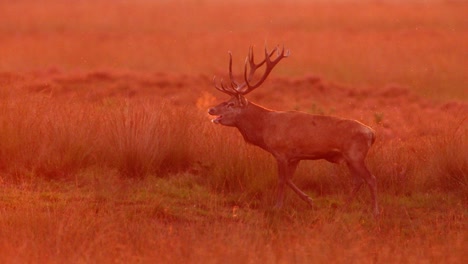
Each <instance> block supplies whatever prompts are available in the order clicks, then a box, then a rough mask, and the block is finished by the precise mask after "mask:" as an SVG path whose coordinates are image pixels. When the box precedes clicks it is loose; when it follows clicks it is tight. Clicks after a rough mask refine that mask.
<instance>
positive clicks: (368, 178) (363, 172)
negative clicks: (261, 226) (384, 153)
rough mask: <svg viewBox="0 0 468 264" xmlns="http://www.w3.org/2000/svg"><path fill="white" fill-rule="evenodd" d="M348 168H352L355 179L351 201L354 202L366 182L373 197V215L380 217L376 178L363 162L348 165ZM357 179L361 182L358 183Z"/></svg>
mask: <svg viewBox="0 0 468 264" xmlns="http://www.w3.org/2000/svg"><path fill="white" fill-rule="evenodd" d="M348 167H349V168H350V170H351V173H352V174H353V177H354V178H355V182H354V188H353V191H352V192H351V195H352V197H350V199H351V200H352V199H353V198H354V196H355V195H356V193H357V191H358V190H359V188H360V187H361V185H362V183H363V180H364V181H365V182H366V183H367V185H368V186H369V190H370V193H371V196H372V205H373V213H374V215H375V216H378V215H379V213H380V211H379V206H378V202H377V180H376V179H375V176H374V175H372V174H371V173H370V172H369V170H368V169H367V167H366V165H365V164H364V161H363V160H362V161H357V162H352V163H348ZM356 179H359V181H358V182H356V181H357V180H356Z"/></svg>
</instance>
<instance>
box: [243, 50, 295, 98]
mask: <svg viewBox="0 0 468 264" xmlns="http://www.w3.org/2000/svg"><path fill="white" fill-rule="evenodd" d="M275 51H276V52H277V57H276V59H274V60H273V61H271V60H270V59H271V57H272V56H273V54H274V53H275ZM290 54H291V52H290V51H289V50H286V54H285V51H284V46H283V48H282V49H281V52H280V51H279V50H278V46H276V47H275V48H274V49H273V50H272V51H271V52H270V54H268V50H267V48H266V47H265V59H264V60H263V61H262V62H260V63H259V64H255V62H254V55H253V49H252V46H250V49H249V56H248V57H247V59H246V60H245V67H244V80H245V85H247V87H248V88H247V89H246V90H244V91H242V92H241V93H242V94H248V93H250V92H251V91H252V90H254V89H255V88H257V87H259V86H260V85H262V83H263V82H264V81H265V80H266V78H267V77H268V75H269V74H270V72H271V71H272V70H273V68H274V67H275V66H276V64H278V62H280V60H282V59H283V58H287V57H289V55H290ZM247 61H248V62H249V64H250V73H249V77H248V78H247ZM264 63H266V69H265V72H264V73H263V76H262V78H260V80H259V81H258V82H257V83H256V84H254V85H251V84H250V83H249V82H250V81H251V80H252V77H253V75H254V74H255V71H256V70H257V69H258V68H260V67H261V66H262V65H263V64H264ZM239 92H240V91H239Z"/></svg>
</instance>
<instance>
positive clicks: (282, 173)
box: [275, 160, 287, 209]
mask: <svg viewBox="0 0 468 264" xmlns="http://www.w3.org/2000/svg"><path fill="white" fill-rule="evenodd" d="M286 173H287V163H286V162H283V161H280V160H278V187H277V188H278V190H277V192H278V193H277V198H276V205H275V208H276V209H280V208H281V207H283V202H284V186H285V184H286Z"/></svg>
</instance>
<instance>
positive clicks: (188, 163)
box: [0, 93, 468, 202]
mask: <svg viewBox="0 0 468 264" xmlns="http://www.w3.org/2000/svg"><path fill="white" fill-rule="evenodd" d="M203 107H204V106H203ZM0 111H1V113H2V114H1V115H0V124H1V127H0V139H1V140H0V155H1V163H0V170H1V172H2V175H3V176H2V177H3V178H4V179H5V180H12V181H25V180H30V179H34V178H35V177H39V178H43V179H54V180H71V179H76V177H78V176H77V175H83V172H86V171H88V172H89V171H90V170H93V169H97V170H99V171H102V169H107V170H109V171H114V170H115V171H116V172H117V173H118V175H120V177H122V178H141V179H142V178H146V177H152V176H156V177H165V176H167V177H170V176H171V175H175V174H178V173H190V174H193V175H198V181H199V182H200V183H203V184H206V185H207V186H211V188H213V189H214V190H217V191H221V192H227V193H243V195H241V196H239V195H237V197H241V198H240V199H243V200H244V201H249V200H252V199H253V200H256V201H258V202H265V201H267V200H270V199H271V198H269V197H271V196H272V192H273V191H274V187H275V184H276V177H277V176H276V164H275V161H274V159H273V158H272V157H271V156H270V155H269V154H268V153H266V152H264V151H263V150H261V149H259V148H257V147H254V146H250V145H247V144H246V143H245V142H244V141H243V139H242V137H241V136H240V134H239V133H238V131H236V130H235V129H233V128H227V127H222V126H215V125H213V124H211V123H210V122H209V121H208V118H207V116H206V114H205V113H204V112H205V111H206V110H205V109H204V108H202V107H201V106H199V107H198V108H196V107H194V106H192V107H190V106H184V107H181V106H176V105H174V104H172V103H170V102H167V101H166V102H162V103H161V101H158V100H155V99H125V98H120V99H119V98H110V99H106V100H102V101H99V102H86V101H83V100H82V99H79V100H78V99H73V98H72V99H64V98H56V97H53V96H46V95H42V94H32V93H31V94H25V95H22V96H18V95H13V94H12V95H9V96H5V97H4V98H2V103H1V105H0ZM446 122H447V123H446V124H444V127H446V128H445V129H442V130H440V129H439V128H438V127H437V126H435V128H432V129H434V131H437V134H436V136H424V137H414V138H409V139H406V140H404V141H402V140H396V139H388V140H385V139H384V140H380V141H378V142H377V143H376V145H375V146H374V148H373V149H372V151H371V153H370V155H369V157H368V160H367V162H368V163H369V165H370V168H371V170H372V172H373V173H374V174H375V175H376V177H377V178H378V182H379V189H380V191H381V192H387V193H393V194H411V193H414V192H421V191H424V190H442V191H448V192H456V193H458V194H460V195H461V196H462V197H464V198H465V199H466V195H467V189H466V188H467V180H466V177H467V161H466V158H465V157H466V154H467V153H466V149H468V148H467V147H466V146H467V142H466V133H467V132H466V127H465V126H464V125H463V124H464V122H465V120H462V121H461V123H460V119H457V118H454V119H453V120H452V121H450V120H448V119H447V121H446ZM456 126H457V127H458V128H457V127H456ZM451 128H453V129H451ZM439 130H440V131H439ZM455 130H456V131H455ZM444 131H445V132H444ZM444 133H445V134H444ZM98 168H101V169H98ZM295 181H297V182H298V184H300V185H301V186H304V187H305V188H306V189H307V191H310V192H313V193H314V195H323V194H332V193H343V192H347V190H348V188H349V186H350V176H349V173H348V171H347V169H346V166H341V167H340V166H335V165H332V164H328V163H326V162H317V161H315V162H312V161H305V162H303V163H301V166H300V167H299V170H298V172H297V174H296V177H295ZM242 197H244V198H242ZM265 199H266V200H265Z"/></svg>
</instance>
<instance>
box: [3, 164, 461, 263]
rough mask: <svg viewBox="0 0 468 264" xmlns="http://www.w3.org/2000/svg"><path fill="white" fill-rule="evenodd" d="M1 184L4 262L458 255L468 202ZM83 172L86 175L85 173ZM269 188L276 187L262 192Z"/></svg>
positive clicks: (104, 178)
mask: <svg viewBox="0 0 468 264" xmlns="http://www.w3.org/2000/svg"><path fill="white" fill-rule="evenodd" d="M88 174H89V175H87V177H88V181H89V182H88V183H86V184H85V183H84V182H77V183H53V182H52V183H51V182H42V183H41V182H35V183H34V184H28V183H26V182H25V183H23V184H22V185H13V186H3V187H2V196H1V200H0V207H1V211H0V255H1V259H2V260H3V261H6V262H8V263H15V262H16V263H44V262H46V263H63V262H67V263H90V262H91V263H102V262H118V263H122V262H123V263H128V262H133V263H141V262H142V263H151V262H154V261H157V262H158V263H249V262H257V261H260V262H265V263H310V262H314V263H326V262H329V261H332V262H334V263H376V262H377V263H421V262H422V263H462V262H463V259H464V258H465V259H466V241H467V237H466V235H467V232H466V223H465V222H466V204H462V203H461V202H460V200H459V199H458V198H457V197H455V196H453V195H451V194H444V193H418V194H414V195H396V196H395V195H390V194H388V193H384V194H383V195H382V197H381V204H382V207H383V213H382V216H381V218H380V220H375V219H373V218H372V215H371V213H370V212H368V206H367V198H368V197H365V195H363V197H361V198H362V199H358V200H357V201H356V202H355V203H354V204H353V206H352V207H351V208H349V209H347V210H342V209H341V204H342V200H343V199H344V198H345V196H344V195H339V194H336V195H327V196H321V197H317V198H316V208H315V209H311V208H308V207H307V206H306V205H305V204H303V202H302V201H300V200H299V199H298V198H297V197H295V196H294V195H293V194H292V193H291V195H289V196H288V199H287V204H288V206H287V208H285V209H284V210H281V211H275V210H272V209H270V206H269V205H268V204H267V202H265V203H262V204H249V203H247V202H246V201H242V199H241V200H239V198H236V196H237V195H239V194H235V195H230V194H220V193H218V192H213V191H211V190H210V189H208V188H206V186H203V185H201V184H198V183H197V182H200V179H197V177H198V176H193V175H190V174H179V175H173V176H172V177H170V178H147V179H145V180H123V179H121V178H118V177H117V176H116V174H115V172H114V173H113V172H112V171H107V172H105V173H104V171H101V172H100V173H99V175H100V176H99V177H97V175H93V172H92V171H90V172H88ZM83 177H84V175H83ZM266 192H267V193H268V194H273V193H271V192H270V191H268V190H266Z"/></svg>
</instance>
